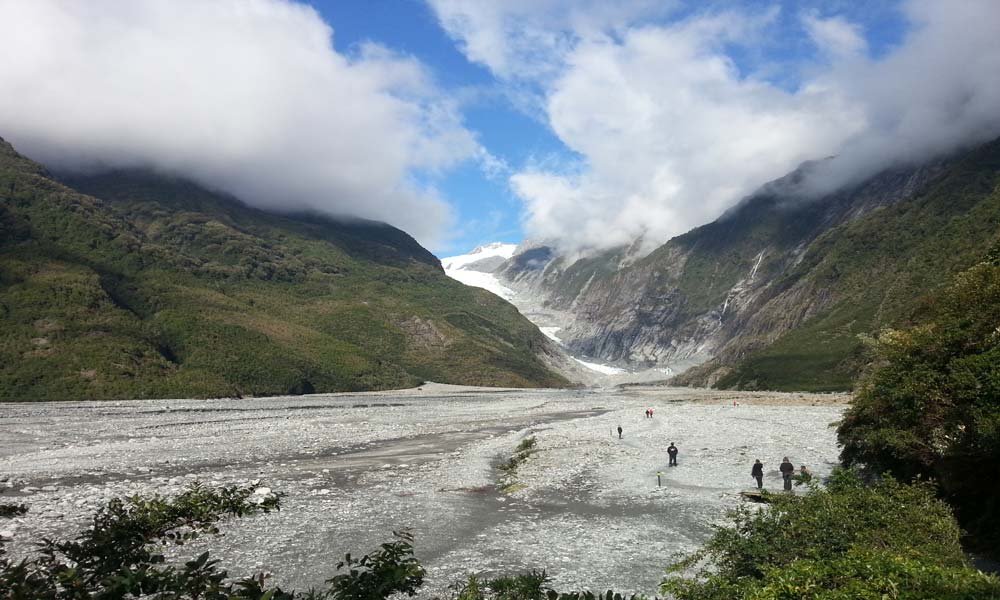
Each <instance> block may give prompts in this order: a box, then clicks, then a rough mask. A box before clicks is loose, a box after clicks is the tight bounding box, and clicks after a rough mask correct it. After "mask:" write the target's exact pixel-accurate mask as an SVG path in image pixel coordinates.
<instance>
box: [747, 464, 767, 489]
mask: <svg viewBox="0 0 1000 600" xmlns="http://www.w3.org/2000/svg"><path fill="white" fill-rule="evenodd" d="M750 477H753V478H754V479H756V480H757V489H758V490H759V489H761V488H763V487H764V463H762V462H760V459H759V458H758V459H757V460H755V461H754V463H753V468H752V469H750Z"/></svg>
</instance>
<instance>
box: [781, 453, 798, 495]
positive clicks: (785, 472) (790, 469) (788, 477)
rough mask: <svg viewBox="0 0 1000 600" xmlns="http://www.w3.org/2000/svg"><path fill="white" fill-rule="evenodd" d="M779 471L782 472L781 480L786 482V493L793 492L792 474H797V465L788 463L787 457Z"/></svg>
mask: <svg viewBox="0 0 1000 600" xmlns="http://www.w3.org/2000/svg"><path fill="white" fill-rule="evenodd" d="M778 470H779V471H781V478H782V479H783V480H785V491H786V492H790V491H792V473H794V472H795V465H793V464H792V463H790V462H789V461H788V457H787V456H786V457H785V458H784V459H783V460H782V462H781V465H780V466H779V467H778Z"/></svg>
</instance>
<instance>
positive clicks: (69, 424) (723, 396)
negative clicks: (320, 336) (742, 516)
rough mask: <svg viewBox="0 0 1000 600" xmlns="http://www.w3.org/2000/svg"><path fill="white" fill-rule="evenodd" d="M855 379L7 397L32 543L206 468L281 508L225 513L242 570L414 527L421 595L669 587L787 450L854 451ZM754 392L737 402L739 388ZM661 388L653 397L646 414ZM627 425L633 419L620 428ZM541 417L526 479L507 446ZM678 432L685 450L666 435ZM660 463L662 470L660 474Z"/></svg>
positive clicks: (286, 564) (14, 544)
mask: <svg viewBox="0 0 1000 600" xmlns="http://www.w3.org/2000/svg"><path fill="white" fill-rule="evenodd" d="M844 400H845V398H844V397H843V396H828V395H819V396H807V395H801V394H773V393H771V394H762V393H745V394H743V393H734V392H718V391H712V390H692V389H677V388H656V387H649V386H644V387H637V388H626V389H611V390H537V391H535V390H503V389H484V388H461V387H456V386H442V385H426V386H424V387H422V388H419V389H414V390H403V391H397V392H380V393H365V394H329V395H328V394H323V395H311V396H298V397H278V398H254V399H241V400H235V399H233V400H154V401H129V402H101V403H64V402H57V403H7V404H0V479H6V481H5V482H4V483H2V484H0V501H3V502H23V503H25V504H27V505H28V507H29V512H28V513H27V514H26V515H24V516H23V517H18V518H14V519H4V520H0V535H2V536H4V537H5V538H6V539H7V540H8V541H7V547H8V550H9V551H11V552H12V554H14V555H15V556H18V555H24V554H25V553H27V552H30V551H31V550H32V547H33V542H34V541H36V540H38V539H40V538H41V537H42V536H68V535H71V534H73V533H74V532H76V531H78V530H80V529H82V528H84V527H86V526H87V523H88V517H89V516H90V515H91V514H92V513H93V512H94V510H95V509H96V508H98V507H99V506H101V505H102V504H104V503H105V502H107V501H108V500H109V499H111V498H113V497H115V496H122V495H130V494H135V493H142V494H149V493H159V494H174V493H177V492H178V491H180V490H182V489H183V488H184V487H185V486H186V485H188V484H189V483H190V482H192V481H201V482H204V483H208V484H215V485H217V484H231V483H247V482H250V481H253V480H257V479H260V480H262V481H263V482H264V483H265V484H266V485H267V486H268V487H270V488H271V489H272V490H275V491H282V492H285V493H287V497H286V498H285V499H284V500H283V505H282V510H281V511H280V512H278V513H273V514H269V515H261V516H257V517H252V518H247V519H240V520H231V521H226V522H225V523H224V524H223V526H222V530H223V535H221V536H219V537H208V538H203V539H201V540H198V541H197V542H195V543H194V544H192V545H190V546H186V547H183V548H181V549H179V550H174V552H177V556H182V557H190V556H196V555H197V554H199V553H200V552H202V551H203V550H205V549H208V548H210V549H211V550H212V555H213V557H214V558H220V559H222V562H223V564H224V565H225V566H226V567H227V568H228V569H229V572H230V574H231V575H234V576H244V575H247V574H251V573H252V572H255V571H257V570H263V571H267V572H271V573H273V574H274V581H276V582H277V583H278V584H280V585H282V586H283V587H285V588H296V589H303V588H307V587H310V586H317V585H322V583H323V580H324V579H326V578H328V577H330V576H331V575H333V574H334V573H335V570H334V568H335V566H336V563H337V562H338V561H339V560H340V559H341V558H342V557H343V555H344V554H345V553H346V552H351V553H352V554H355V555H360V554H362V553H363V552H367V551H369V550H372V549H374V548H375V547H377V545H378V544H379V543H382V542H384V541H387V540H388V539H390V538H391V533H392V531H393V530H397V529H400V528H409V529H411V530H412V531H413V533H414V535H415V537H416V541H415V546H416V553H417V556H418V558H419V559H420V560H421V562H422V564H423V565H424V566H425V567H426V568H427V571H428V578H427V582H426V585H425V587H424V590H423V593H422V595H424V596H430V595H434V594H447V586H448V585H449V584H451V583H454V582H456V581H458V580H460V579H462V578H463V577H464V576H465V575H466V574H468V573H482V574H487V575H489V574H496V573H501V572H513V571H520V570H525V569H529V568H545V569H546V570H547V571H548V574H549V575H550V576H551V577H552V580H553V586H554V587H557V588H559V589H567V590H568V589H571V588H572V589H584V588H587V589H592V590H602V589H608V588H614V589H616V590H620V591H637V592H646V593H652V592H655V590H656V586H657V584H658V582H659V581H660V579H661V578H662V576H663V569H664V567H665V566H666V565H667V564H669V563H670V562H671V560H673V559H676V558H678V557H680V556H681V555H683V554H685V553H688V552H690V551H692V550H694V549H695V548H697V547H698V546H699V545H700V544H701V543H703V542H704V541H705V540H706V539H707V537H708V536H709V535H710V534H711V526H712V524H714V523H719V522H722V519H723V518H724V515H725V511H726V509H727V508H731V507H733V506H735V505H736V504H737V503H738V502H740V499H739V492H740V491H742V490H745V489H750V487H751V484H752V483H753V482H752V480H751V478H750V465H751V464H752V463H753V460H754V459H755V458H760V459H761V460H762V461H763V462H764V463H765V486H766V487H769V488H771V489H780V485H781V480H780V476H779V475H778V472H777V467H778V463H779V462H781V458H782V457H783V456H788V457H789V458H791V460H792V462H793V463H795V465H796V466H798V465H799V464H806V465H808V466H809V468H810V469H811V470H812V471H813V472H814V473H816V474H818V475H820V476H822V475H825V474H827V473H828V472H829V470H830V469H831V467H832V466H833V464H834V463H835V461H836V458H837V452H838V451H837V447H836V443H835V436H834V431H833V429H832V428H831V427H830V424H831V423H833V422H834V421H836V420H837V419H839V418H840V415H841V412H842V411H843V409H844V404H843V402H844ZM734 403H736V405H734ZM647 408H652V409H653V411H654V416H653V418H651V419H648V418H645V416H644V411H645V410H646V409H647ZM619 424H620V425H621V426H622V428H623V430H624V435H623V437H622V439H620V440H619V439H618V435H617V433H616V432H615V429H616V427H617V426H618V425H619ZM528 436H534V437H535V438H536V441H537V445H536V451H535V452H534V454H532V456H531V457H530V458H529V459H528V460H527V461H526V462H525V463H523V464H522V465H521V466H520V467H519V468H518V469H517V472H516V482H517V484H518V485H517V486H516V487H515V488H513V489H515V490H516V491H513V492H508V493H503V492H501V491H499V490H498V489H497V488H496V486H495V484H496V483H497V482H498V480H499V479H500V476H501V472H500V471H499V470H498V469H497V466H498V465H499V464H500V462H501V461H503V460H506V459H507V458H509V457H510V455H511V454H512V453H513V452H514V449H515V447H516V446H517V445H518V443H519V442H520V441H521V440H522V439H524V438H525V437H528ZM670 442H675V443H676V444H677V446H678V447H679V448H680V455H679V465H678V466H677V467H669V468H668V467H667V456H666V452H665V450H666V447H667V445H668V444H669V443H670ZM657 472H662V473H663V475H662V476H661V477H660V479H661V483H662V485H660V486H657Z"/></svg>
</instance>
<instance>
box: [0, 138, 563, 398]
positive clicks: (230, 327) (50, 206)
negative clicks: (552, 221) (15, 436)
mask: <svg viewBox="0 0 1000 600" xmlns="http://www.w3.org/2000/svg"><path fill="white" fill-rule="evenodd" d="M565 360H567V359H566V358H565V356H563V355H562V354H561V352H560V350H559V349H558V348H557V347H555V345H554V344H553V343H552V342H551V341H550V340H549V339H548V338H546V337H545V336H544V335H542V334H541V333H540V332H539V330H538V329H537V328H536V327H535V326H534V325H533V324H531V323H530V322H529V321H528V320H526V319H525V318H524V317H523V316H521V315H520V314H519V313H518V312H517V310H516V309H515V308H514V307H512V306H511V305H509V304H508V303H506V302H504V301H503V300H501V299H499V298H497V297H496V296H494V295H492V294H490V293H488V292H486V291H484V290H480V289H476V288H471V287H467V286H464V285H462V284H460V283H458V282H456V281H454V280H453V279H451V278H449V277H447V276H446V275H445V273H444V270H443V269H442V267H441V264H440V262H439V261H438V260H437V258H436V257H434V256H433V255H432V254H431V253H430V252H428V251H427V250H426V249H424V248H422V247H421V246H420V245H419V244H418V243H417V242H416V241H414V240H413V238H411V237H410V236H409V235H407V234H406V233H404V232H402V231H400V230H398V229H395V228H393V227H390V226H388V225H385V224H383V223H375V222H370V221H350V222H343V221H334V220H330V219H327V218H324V217H320V216H316V215H284V216H280V215H274V214H270V213H265V212H262V211H259V210H256V209H252V208H249V207H247V206H245V205H244V204H242V203H240V202H239V201H238V200H236V199H234V198H232V197H228V196H225V195H221V194H218V193H214V192H211V191H208V190H205V189H203V188H201V187H199V186H197V185H195V184H192V183H190V182H187V181H183V180H179V179H171V178H166V177H162V176H157V175H154V174H152V173H148V172H136V171H128V172H114V173H105V174H101V175H95V176H87V177H80V176H75V177H68V176H67V177H62V178H59V179H57V178H56V177H53V176H52V175H51V174H50V173H49V172H48V171H47V170H46V169H45V168H44V167H43V166H42V165H39V164H37V163H34V162H32V161H30V160H29V159H27V158H25V157H23V156H21V155H19V154H18V153H17V152H16V151H15V150H14V149H13V148H12V147H11V146H10V144H8V143H6V142H4V141H3V140H0V400H4V401H9V400H75V399H91V398H93V399H108V398H149V397H160V398H163V397H203V396H238V395H272V394H299V393H311V392H327V391H338V390H367V389H387V388H396V387H406V386H413V385H419V384H420V383H421V382H422V381H425V380H433V381H438V382H445V383H456V384H473V385H500V386H562V385H566V384H567V383H568V382H567V380H566V379H565V378H563V377H562V376H561V375H559V374H558V373H557V372H555V371H554V370H553V368H552V366H553V365H558V363H559V362H560V361H565Z"/></svg>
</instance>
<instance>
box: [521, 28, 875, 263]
mask: <svg viewBox="0 0 1000 600" xmlns="http://www.w3.org/2000/svg"><path fill="white" fill-rule="evenodd" d="M758 26H759V23H754V21H753V20H752V19H749V20H748V19H745V18H739V17H737V16H735V15H724V16H716V17H702V18H697V19H694V20H691V21H687V22H684V23H681V24H678V25H675V26H670V27H644V28H635V29H633V30H631V31H629V32H628V33H627V34H625V35H624V36H623V38H622V39H621V40H620V41H611V40H601V41H594V42H589V43H581V44H579V45H578V46H577V47H576V48H575V49H574V51H573V52H572V53H571V54H570V55H569V56H568V57H567V64H568V67H567V69H566V70H565V71H564V73H563V74H562V76H561V77H560V78H558V79H557V80H555V81H554V82H553V84H552V85H551V87H550V88H549V90H548V103H547V114H548V117H549V120H550V124H551V126H552V128H553V130H554V131H555V133H556V134H557V135H558V136H559V138H560V139H561V140H562V141H563V142H564V143H565V144H566V145H567V146H569V147H570V148H571V149H573V150H574V151H576V152H578V153H580V154H581V155H582V156H583V157H585V165H584V168H583V169H582V172H579V173H576V174H572V175H569V176H567V175H565V174H563V173H560V172H554V171H538V170H528V171H526V172H522V173H519V174H515V175H514V176H513V177H512V180H511V181H512V185H513V187H514V190H515V192H516V193H517V194H518V195H519V196H520V197H521V198H522V199H523V200H524V201H525V204H526V208H527V220H526V228H527V231H528V233H529V235H530V236H532V237H536V238H539V239H554V240H556V241H557V243H559V245H560V246H561V247H563V248H564V249H565V250H567V251H577V250H586V249H589V248H606V247H608V246H612V245H617V244H625V243H629V242H631V241H632V240H634V239H635V238H637V237H639V236H640V235H642V236H645V239H646V240H647V242H648V243H650V244H656V243H661V242H663V241H665V240H666V239H668V238H669V237H671V236H673V235H677V234H680V233H683V232H684V231H687V230H688V229H690V228H691V227H693V226H696V225H699V224H701V223H704V222H706V221H708V220H711V219H712V218H714V217H716V216H718V215H719V214H720V213H721V212H722V211H723V210H725V209H726V208H727V207H729V206H731V205H732V203H733V202H735V201H736V200H738V199H739V198H740V197H742V196H743V195H745V194H747V193H749V192H751V191H752V190H753V189H754V188H756V187H757V186H759V185H760V184H761V183H763V182H765V181H768V180H770V179H774V178H776V177H779V176H781V175H783V174H785V173H786V172H787V171H788V170H789V169H791V168H793V167H794V166H795V165H797V164H798V163H800V162H802V161H803V160H806V159H809V158H812V157H814V156H815V155H816V153H817V152H820V153H824V152H825V153H829V152H830V151H832V150H833V149H835V148H836V147H837V146H838V145H839V144H840V143H841V142H842V141H843V140H844V139H845V137H846V136H847V135H849V134H851V133H852V132H855V131H857V130H858V127H859V124H860V121H861V119H860V116H859V115H858V114H856V113H855V112H854V111H852V110H851V109H850V107H848V106H845V105H843V103H842V102H841V100H840V98H839V96H838V95H837V94H831V93H830V92H829V91H828V90H826V89H822V88H818V87H817V88H808V89H805V90H803V91H801V92H799V93H789V92H786V91H783V90H781V89H779V88H777V87H775V86H773V85H770V84H768V83H766V82H764V81H760V80H756V79H753V78H743V77H741V76H740V74H739V73H738V71H737V70H736V68H735V66H734V65H733V63H732V62H731V61H730V60H729V59H728V58H727V57H726V56H725V55H724V54H723V53H722V52H721V50H720V49H721V48H722V47H723V46H724V44H725V43H727V42H731V41H733V40H734V39H741V38H743V37H744V36H747V35H751V34H753V33H754V31H755V30H756V27H758Z"/></svg>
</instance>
